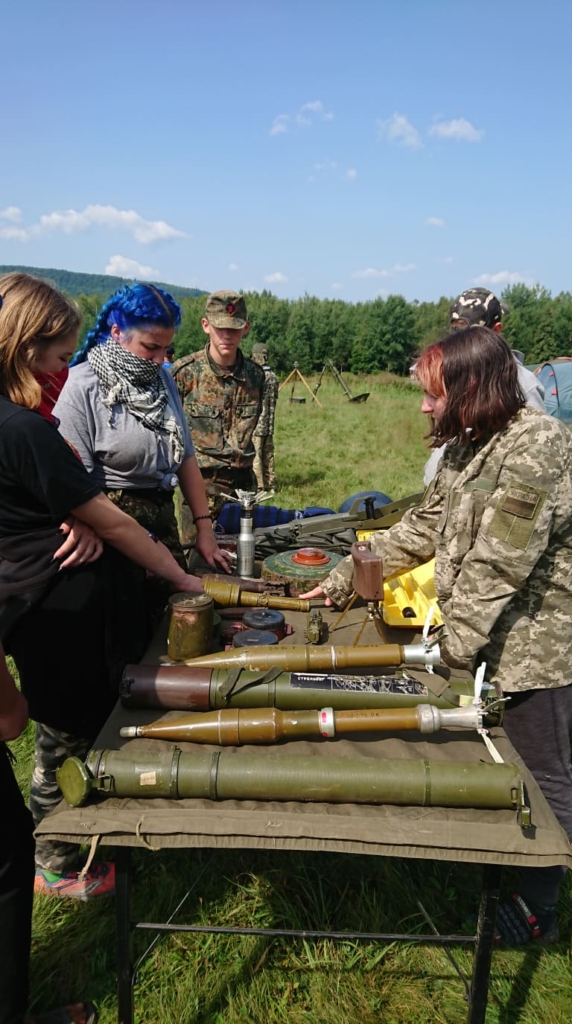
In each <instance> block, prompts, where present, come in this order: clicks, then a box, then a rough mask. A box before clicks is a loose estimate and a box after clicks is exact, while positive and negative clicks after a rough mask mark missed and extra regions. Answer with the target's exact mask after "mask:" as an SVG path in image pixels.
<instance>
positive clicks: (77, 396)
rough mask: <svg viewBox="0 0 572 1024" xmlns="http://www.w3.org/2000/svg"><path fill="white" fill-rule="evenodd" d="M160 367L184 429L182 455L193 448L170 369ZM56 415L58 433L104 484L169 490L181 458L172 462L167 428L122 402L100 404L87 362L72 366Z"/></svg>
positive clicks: (115, 486) (190, 452)
mask: <svg viewBox="0 0 572 1024" xmlns="http://www.w3.org/2000/svg"><path fill="white" fill-rule="evenodd" d="M159 372H160V373H161V377H162V379H163V381H164V383H165V386H166V388H167V393H168V395H169V405H170V406H171V408H172V410H173V412H174V414H175V415H176V417H177V419H178V420H179V421H180V424H181V427H182V429H183V435H184V438H185V451H184V459H186V458H188V457H189V456H190V455H194V451H195V450H194V448H193V442H192V440H191V435H190V432H189V427H188V424H187V421H186V418H185V414H184V412H183V407H182V405H181V399H180V398H179V392H178V390H177V385H176V384H175V381H174V380H173V378H172V377H171V375H170V373H168V371H166V370H163V369H161V370H160V371H159ZM54 415H55V416H57V417H58V418H59V420H60V427H59V429H60V433H61V434H63V436H64V437H65V439H66V440H67V441H70V443H71V444H73V445H74V447H75V448H77V450H78V452H79V454H80V455H81V459H82V462H83V464H84V466H85V468H86V469H87V471H88V472H89V473H93V475H94V477H95V479H96V480H97V482H98V483H99V484H100V486H101V487H102V488H104V489H106V490H116V489H119V488H130V487H137V488H144V487H162V488H164V489H165V490H172V488H173V487H174V486H175V485H176V483H177V480H176V473H177V471H178V469H179V467H180V465H181V463H180V462H177V461H175V458H174V456H173V449H172V445H171V443H170V442H169V435H168V434H167V431H166V430H151V429H150V428H149V427H145V426H144V425H143V424H142V423H141V421H140V420H138V419H136V417H135V416H132V414H131V413H130V412H128V410H127V409H126V408H125V406H124V405H122V404H121V403H117V404H116V405H114V406H112V407H111V408H109V407H108V406H106V405H104V404H103V401H102V397H101V391H100V387H99V381H98V379H97V376H96V374H95V372H94V371H93V369H92V367H91V365H90V364H89V363H88V362H87V361H86V362H85V363H80V365H79V366H72V368H71V370H70V374H69V377H68V380H67V382H66V385H65V387H64V389H63V391H62V393H61V395H60V397H59V399H58V401H57V403H56V405H55V407H54Z"/></svg>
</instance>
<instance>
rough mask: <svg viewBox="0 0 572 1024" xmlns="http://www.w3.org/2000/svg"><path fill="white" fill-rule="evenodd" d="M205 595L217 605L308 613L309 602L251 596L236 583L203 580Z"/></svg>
mask: <svg viewBox="0 0 572 1024" xmlns="http://www.w3.org/2000/svg"><path fill="white" fill-rule="evenodd" d="M203 586H204V588H205V593H207V594H208V595H209V597H212V599H213V601H216V603H217V604H220V605H223V607H224V606H225V605H247V606H248V607H249V608H278V609H280V610H281V611H291V612H309V611H310V602H309V601H302V599H301V598H298V597H280V596H279V595H278V596H276V595H273V594H253V593H251V592H250V591H248V590H242V589H241V587H240V584H238V583H226V582H225V581H224V580H210V579H204V580H203Z"/></svg>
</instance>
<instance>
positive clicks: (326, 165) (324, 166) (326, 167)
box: [314, 159, 338, 174]
mask: <svg viewBox="0 0 572 1024" xmlns="http://www.w3.org/2000/svg"><path fill="white" fill-rule="evenodd" d="M337 166H338V165H337V163H336V161H335V160H329V159H328V160H324V161H322V163H320V164H314V167H315V169H316V170H317V171H319V172H320V174H327V173H328V171H335V170H336V167H337Z"/></svg>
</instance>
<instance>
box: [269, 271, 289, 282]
mask: <svg viewBox="0 0 572 1024" xmlns="http://www.w3.org/2000/svg"><path fill="white" fill-rule="evenodd" d="M264 280H265V281H266V282H267V283H268V284H286V281H287V280H288V278H287V277H286V274H283V273H282V271H281V270H277V271H276V273H275V274H265V275H264Z"/></svg>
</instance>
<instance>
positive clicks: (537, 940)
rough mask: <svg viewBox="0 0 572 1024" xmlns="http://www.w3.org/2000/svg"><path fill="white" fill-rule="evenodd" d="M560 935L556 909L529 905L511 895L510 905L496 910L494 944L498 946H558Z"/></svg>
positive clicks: (519, 897) (504, 904) (520, 898)
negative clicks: (556, 943)
mask: <svg viewBox="0 0 572 1024" xmlns="http://www.w3.org/2000/svg"><path fill="white" fill-rule="evenodd" d="M559 938H560V933H559V931H558V923H557V920H556V907H552V906H550V907H545V906H542V905H541V904H535V903H531V902H530V901H528V902H526V900H525V899H524V898H523V897H522V896H521V894H520V893H518V892H517V893H514V894H513V896H512V899H511V901H510V902H509V903H501V904H500V906H499V908H498V914H497V926H496V937H495V941H496V944H497V945H499V946H521V945H524V944H525V943H527V942H533V943H534V944H535V945H537V946H548V945H550V944H551V943H553V942H558V940H559Z"/></svg>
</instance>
